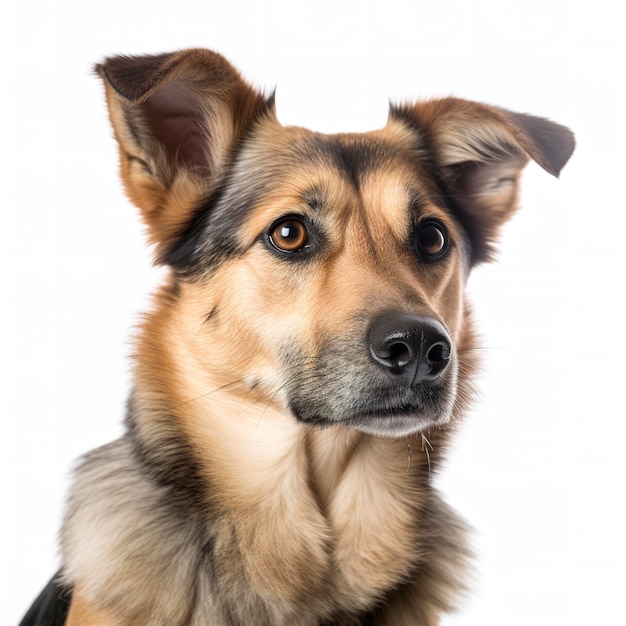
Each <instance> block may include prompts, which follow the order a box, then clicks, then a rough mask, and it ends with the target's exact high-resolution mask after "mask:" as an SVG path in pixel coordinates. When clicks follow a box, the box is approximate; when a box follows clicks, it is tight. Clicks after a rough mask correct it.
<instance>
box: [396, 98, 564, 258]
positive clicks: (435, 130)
mask: <svg viewBox="0 0 626 626" xmlns="http://www.w3.org/2000/svg"><path fill="white" fill-rule="evenodd" d="M391 116H392V117H394V118H396V119H398V118H399V119H402V120H404V121H405V122H408V123H409V124H410V125H411V126H412V127H413V128H415V129H416V130H417V132H418V134H419V138H420V142H421V145H422V147H423V148H424V150H426V151H427V152H428V153H429V155H430V156H431V158H432V159H433V160H434V163H435V167H436V169H437V172H436V174H435V176H436V178H437V179H438V182H439V184H440V188H441V190H442V192H443V193H444V194H445V196H446V197H447V200H448V201H449V202H450V203H451V205H453V207H454V208H455V210H456V211H457V214H458V216H459V219H460V220H461V221H462V222H463V225H464V226H465V228H466V229H467V231H468V232H469V234H470V238H471V240H472V248H473V261H474V262H475V263H477V262H480V261H484V260H487V259H488V258H489V257H490V255H491V252H492V245H493V240H494V238H495V236H496V234H497V232H498V229H499V227H500V226H501V225H502V223H503V222H505V221H506V220H507V219H508V218H509V217H510V216H511V215H512V213H513V211H514V209H515V207H516V202H517V193H518V179H519V174H520V172H521V170H522V169H523V167H524V166H525V165H526V163H527V161H528V158H529V157H530V158H532V159H533V160H535V161H536V162H537V163H538V164H539V165H540V166H541V167H542V168H543V169H545V170H546V171H547V172H549V173H550V174H553V175H554V176H558V175H559V173H560V171H561V168H562V167H563V166H564V165H565V163H567V161H568V159H569V157H570V156H571V154H572V152H573V151H574V146H575V140H574V135H573V134H572V132H571V131H570V130H569V129H567V128H565V127H564V126H560V125H559V124H555V123H554V122H551V121H548V120H546V119H542V118H539V117H534V116H531V115H525V114H522V113H512V112H510V111H505V110H504V109H499V108H496V107H490V106H487V105H483V104H478V103H475V102H468V101H466V100H460V99H457V98H446V99H443V100H433V101H428V102H422V103H418V104H416V105H410V106H409V105H407V106H402V107H393V108H392V111H391Z"/></svg>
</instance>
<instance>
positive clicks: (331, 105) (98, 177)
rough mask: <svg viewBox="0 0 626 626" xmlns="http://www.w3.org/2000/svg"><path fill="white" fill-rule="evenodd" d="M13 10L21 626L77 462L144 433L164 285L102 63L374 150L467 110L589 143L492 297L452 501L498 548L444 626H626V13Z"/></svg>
mask: <svg viewBox="0 0 626 626" xmlns="http://www.w3.org/2000/svg"><path fill="white" fill-rule="evenodd" d="M225 5H228V8H225ZM2 6H3V8H2V9H1V15H0V23H1V26H0V28H1V32H0V40H1V44H0V45H2V54H1V55H0V56H1V59H0V61H1V63H2V66H1V68H0V69H1V71H2V74H1V76H0V94H1V98H0V106H1V107H2V116H1V118H0V119H1V121H2V128H3V130H2V138H1V139H0V154H1V158H2V161H3V163H2V168H1V169H0V171H1V172H2V174H1V175H2V186H1V188H0V237H1V241H0V255H1V259H0V261H1V262H0V267H1V269H0V271H1V272H2V276H1V280H2V282H1V285H2V289H1V291H0V306H1V308H0V313H1V315H2V319H1V320H0V322H1V323H0V332H1V333H2V334H1V336H0V337H1V350H0V359H1V361H0V366H1V367H2V372H1V376H0V381H1V382H0V384H1V389H2V396H1V403H0V412H1V419H2V431H1V436H0V441H1V446H2V448H1V450H0V458H1V463H2V472H1V475H2V499H1V502H2V513H1V516H0V524H2V532H1V533H0V534H1V539H2V552H1V555H0V568H1V571H2V576H3V579H2V580H1V581H0V594H1V595H2V601H1V602H0V623H1V624H3V625H4V624H6V625H8V626H10V625H11V624H16V623H17V621H18V620H19V617H20V616H21V614H22V613H23V612H24V610H25V609H26V608H27V606H28V604H29V603H30V601H31V600H32V599H33V598H34V597H35V595H36V594H37V593H38V591H39V590H40V588H41V586H42V585H43V584H44V583H45V582H46V581H47V579H48V578H49V576H50V575H51V574H52V573H53V572H54V571H55V568H56V567H57V565H58V559H57V548H56V534H57V530H58V527H59V524H60V518H61V515H62V507H63V500H64V494H65V491H66V488H67V484H68V474H69V472H70V469H71V467H72V463H73V460H74V459H75V458H76V457H78V456H79V455H80V454H82V453H84V452H85V451H87V450H89V449H90V448H93V447H95V446H97V445H100V444H102V443H104V442H107V441H109V440H110V439H112V438H114V437H116V436H117V435H118V434H119V433H120V432H121V420H122V416H123V412H124V402H125V397H126V394H127V391H128V388H129V384H130V382H129V378H128V371H129V362H128V354H129V352H130V346H131V344H132V335H133V330H132V329H133V326H134V325H135V324H136V323H137V321H138V317H139V312H140V311H141V310H142V309H144V308H145V307H146V306H147V302H148V300H147V294H148V293H149V291H150V289H151V287H152V286H153V285H154V283H155V281H156V280H157V278H158V277H157V272H155V271H154V270H151V269H150V264H149V263H150V253H149V251H148V250H147V249H146V247H145V243H144V239H143V234H142V227H141V225H140V223H139V221H138V218H137V211H136V210H135V209H134V208H133V207H132V206H131V205H130V204H129V203H128V202H127V201H126V200H125V198H124V197H123V195H122V191H121V185H120V184H119V181H118V179H117V155H116V151H115V146H114V143H113V140H112V138H111V131H110V129H109V126H108V121H107V117H106V112H105V106H104V100H103V93H102V88H101V85H100V84H99V82H98V80H97V79H96V78H95V77H94V76H93V75H92V73H91V65H92V63H94V62H96V61H99V60H101V59H102V58H103V57H104V56H105V55H108V54H113V53H131V54H139V53H148V52H161V51H169V50H174V49H177V48H182V47H188V46H206V47H211V48H214V49H217V50H218V51H221V52H222V53H224V54H225V55H227V56H228V57H229V58H230V59H231V61H233V62H234V63H235V64H236V65H237V66H238V67H239V68H241V69H242V71H243V73H244V75H245V76H246V77H247V78H248V79H250V80H251V81H252V82H253V83H254V84H255V85H258V86H260V87H265V88H267V89H268V90H269V89H272V88H273V87H274V86H277V87H278V91H277V103H278V112H279V117H280V118H281V119H282V121H283V122H284V123H294V124H298V125H303V126H309V127H312V128H315V129H317V130H322V131H329V132H333V131H338V130H357V131H358V130H367V129H372V128H378V127H381V126H383V125H384V123H385V119H386V114H387V102H388V98H391V99H393V100H404V99H405V98H418V97H430V96H437V95H449V94H453V95H458V96H462V97H466V98H470V99H476V100H482V101H486V102H490V103H493V104H498V105H501V106H504V107H507V108H510V109H513V110H517V111H522V112H531V113H535V114H539V115H542V116H546V117H550V118H553V119H555V120H557V121H559V122H561V123H564V124H567V125H569V126H570V127H571V128H573V129H574V130H575V132H576V134H577V138H578V149H577V152H576V154H575V155H574V158H573V159H572V161H571V162H570V164H569V165H568V166H567V167H566V168H565V170H564V172H563V174H562V177H561V180H560V181H557V180H556V179H553V178H551V177H550V176H549V175H548V174H546V173H545V172H543V171H541V170H540V168H539V167H537V166H535V165H531V166H529V168H528V169H527V171H526V175H525V177H524V187H523V193H522V197H521V205H522V208H521V210H520V212H519V213H518V215H517V216H516V218H515V219H514V220H513V221H512V222H511V223H510V224H509V225H508V227H507V228H506V230H505V232H504V236H503V238H502V242H501V243H502V245H501V247H500V250H501V254H500V256H499V261H498V263H497V264H494V265H490V266H483V267H480V268H479V269H478V270H477V271H476V273H475V275H474V276H473V277H472V279H471V282H470V285H469V291H470V293H471V295H472V298H473V300H474V302H475V304H476V313H477V318H478V320H479V324H480V328H481V331H482V334H483V340H482V346H483V347H484V348H485V350H484V357H485V367H484V375H483V376H482V378H481V379H480V381H479V382H478V386H479V388H480V392H481V393H480V398H479V400H478V402H477V403H476V405H475V408H474V410H473V411H472V412H471V415H470V416H468V418H467V419H466V420H465V424H464V427H463V433H462V436H461V437H460V438H459V439H458V440H457V442H456V445H455V447H454V450H453V451H452V454H451V455H450V460H449V462H448V464H447V466H446V469H445V471H444V472H443V474H442V476H441V477H440V478H439V483H440V485H441V487H442V488H443V489H444V490H445V491H446V493H447V498H448V500H449V501H450V502H451V503H452V504H453V505H454V506H455V507H456V508H458V509H459V510H460V511H462V512H463V513H464V515H465V516H466V518H467V519H468V520H469V521H470V523H471V524H472V525H473V526H474V527H475V528H476V529H477V532H476V535H475V539H474V545H475V548H476V552H477V556H478V558H477V576H476V581H475V585H474V592H473V594H472V595H471V596H470V598H469V599H468V600H467V601H466V603H465V605H464V607H463V610H462V612H461V613H460V614H458V615H456V616H453V617H449V618H446V620H445V621H444V624H446V625H452V624H463V625H466V626H470V625H480V626H488V625H498V626H502V625H505V626H509V625H528V624H533V625H535V626H537V625H540V626H543V625H546V626H547V625H550V626H552V625H561V624H562V625H567V626H571V625H577V624H602V625H613V624H616V625H617V624H622V625H623V624H626V611H625V609H624V608H623V598H622V595H623V590H624V586H625V584H626V538H625V530H626V506H625V502H624V500H625V495H624V494H625V492H626V489H625V488H624V482H625V478H626V461H625V458H626V456H625V455H624V453H623V451H622V450H623V448H624V443H625V436H626V427H625V425H624V423H625V420H626V410H625V409H624V386H625V385H626V381H625V380H624V375H625V373H626V371H625V369H626V368H625V367H624V356H623V352H624V350H625V349H626V341H625V333H624V324H625V323H626V311H625V308H626V307H625V305H624V302H625V300H624V298H623V292H624V285H625V281H624V270H625V269H626V253H625V250H626V241H625V237H626V233H625V228H624V227H625V226H626V219H625V217H624V214H625V212H626V207H625V203H624V195H625V194H624V178H625V176H626V172H625V167H624V166H625V165H626V163H625V162H624V161H625V160H624V148H623V146H624V145H625V143H626V133H625V119H626V118H625V112H626V108H625V105H626V102H625V97H624V94H625V92H624V74H625V73H626V72H625V69H624V63H623V61H620V60H619V58H621V54H620V52H621V53H622V54H623V52H624V46H623V45H622V44H621V40H622V39H623V32H624V26H625V23H624V10H623V9H622V8H621V7H623V6H624V3H622V2H618V1H617V0H598V1H595V2H579V1H576V0H570V1H567V2H566V1H562V2H550V1H549V0H544V1H542V2H536V1H535V0H530V1H528V0H527V1H525V2H516V3H508V2H505V1H504V0H471V1H458V2H437V1H436V0H431V1H430V2H420V1H411V2H409V1H405V2H401V1H399V0H386V1H385V2H374V1H369V2H368V1H360V2H356V1H355V2H347V3H342V2H340V1H339V0H335V1H334V2H322V1H320V0H318V1H316V2H313V1H311V0H308V1H307V2H299V1H291V2H280V1H278V0H261V1H259V2H240V3H236V2H230V3H229V2H227V0H222V1H221V2H219V3H217V2H211V1H206V0H205V1H204V2H202V1H200V0H196V1H195V2H189V1H187V0H172V1H171V2H168V3H165V2H163V1H162V0H152V1H151V2H148V1H138V2H132V1H130V0H126V1H125V2H121V1H119V0H108V1H107V2H101V3H98V2H87V1H79V0H75V1H72V0H55V1H54V2H50V1H47V0H46V1H43V0H33V1H31V2H24V1H22V0H17V1H15V0H13V1H11V0H5V2H4V3H3V5H2Z"/></svg>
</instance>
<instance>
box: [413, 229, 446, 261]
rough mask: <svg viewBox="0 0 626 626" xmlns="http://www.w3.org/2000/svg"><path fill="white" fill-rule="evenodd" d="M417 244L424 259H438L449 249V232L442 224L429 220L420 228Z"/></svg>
mask: <svg viewBox="0 0 626 626" xmlns="http://www.w3.org/2000/svg"><path fill="white" fill-rule="evenodd" d="M415 244H416V246H417V250H418V252H419V253H420V254H421V255H422V256H423V257H427V258H428V259H430V260H435V259H438V258H439V257H442V256H443V255H444V254H445V252H446V250H447V249H448V232H447V231H446V228H445V226H444V225H443V224H442V223H441V222H438V221H436V220H427V221H425V222H423V223H422V224H420V226H419V227H418V229H417V234H416V239H415Z"/></svg>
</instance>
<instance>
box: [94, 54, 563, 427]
mask: <svg viewBox="0 0 626 626" xmlns="http://www.w3.org/2000/svg"><path fill="white" fill-rule="evenodd" d="M99 71H100V73H101V74H102V75H103V77H105V79H106V84H107V87H108V96H109V106H110V111H111V117H112V120H113V124H114V127H115V130H116V134H117V138H118V140H119V143H120V147H121V156H122V173H123V178H124V181H125V183H126V187H127V190H128V192H129V195H130V196H131V198H132V199H133V200H134V201H135V202H136V203H137V204H138V205H139V206H140V208H141V209H142V211H143V213H144V217H145V219H146V222H147V224H148V227H149V229H150V234H151V237H152V239H153V241H154V242H155V243H156V244H157V246H158V254H159V259H160V260H161V261H162V262H164V263H166V264H168V265H170V266H171V267H172V268H173V270H174V276H175V279H174V286H173V288H172V290H171V294H172V295H171V296H170V299H169V300H168V302H169V306H171V307H173V308H175V309H177V310H178V311H179V314H178V315H177V317H176V319H177V320H178V324H179V326H178V327H177V328H169V329H168V331H169V332H172V333H177V334H179V335H180V336H181V337H184V343H185V345H186V354H187V357H186V359H185V363H186V364H187V365H185V367H187V368H193V370H194V371H193V377H194V378H195V379H196V380H198V379H200V380H202V379H203V380H204V382H203V383H202V384H203V385H205V387H206V389H207V393H209V392H210V390H211V389H213V388H224V387H231V388H232V393H233V394H234V395H239V397H240V399H242V400H243V401H244V402H245V401H255V402H264V403H266V404H267V405H268V406H269V405H272V406H278V407H280V409H281V410H282V411H283V412H284V413H285V414H287V413H290V414H291V415H292V416H293V417H294V418H295V419H296V420H299V421H301V422H303V423H305V424H309V425H312V426H327V425H342V426H346V427H351V428H356V429H357V430H360V431H363V432H366V433H370V434H375V435H380V436H385V437H402V436H405V435H408V434H411V433H415V432H418V431H422V430H425V429H428V428H429V427H433V426H438V425H441V424H444V423H446V422H447V421H448V420H450V418H451V416H452V415H453V412H454V409H455V404H456V402H457V398H458V397H459V382H461V383H463V380H462V377H461V380H460V381H459V372H460V371H461V372H463V371H464V370H465V369H467V368H468V367H469V360H468V358H469V357H468V356H467V355H466V354H464V350H463V349H464V348H466V347H467V344H468V343H469V341H470V340H471V330H470V328H469V325H468V321H467V315H466V314H465V311H464V300H463V290H464V284H465V281H466V278H467V275H468V273H469V271H470V269H471V267H472V266H473V265H474V264H475V263H477V262H479V261H482V260H485V259H486V258H487V257H488V256H489V251H490V244H491V240H492V239H493V237H494V236H495V234H496V231H497V229H498V227H499V226H500V224H501V223H502V222H504V221H505V220H506V219H507V218H508V217H509V215H510V214H511V212H512V210H513V208H514V205H515V199H516V192H517V177H518V174H519V171H520V170H521V168H522V167H523V166H524V164H525V163H526V161H527V158H528V156H531V157H532V158H534V159H535V160H537V161H538V162H539V163H540V164H541V165H542V166H543V167H544V168H545V169H548V170H549V171H551V172H552V173H557V172H558V170H559V169H560V167H561V166H562V165H563V164H564V163H565V161H566V160H567V158H568V157H569V154H570V153H571V150H572V149H573V140H572V138H571V135H570V134H569V131H566V130H565V129H563V128H562V127H559V126H556V125H554V124H552V123H550V122H546V121H545V120H540V119H538V118H531V117H529V116H522V115H518V114H510V113H505V112H503V111H501V110H499V109H493V108H489V107H485V106H482V105H477V104H474V103H467V102H464V101H459V100H443V101H435V102H429V103H424V104H421V105H414V106H405V107H402V108H397V109H394V110H392V113H391V115H390V119H389V122H388V124H387V126H386V127H385V128H384V129H382V130H380V131H374V132H371V133H367V134H359V135H348V134H346V135H334V136H327V135H321V134H318V133H313V132H310V131H306V130H303V129H299V128H292V127H287V128H286V127H283V126H281V125H280V124H279V123H278V121H277V119H276V117H275V115H274V112H273V105H272V102H271V100H266V99H264V98H263V97H262V96H261V95H259V94H257V93H256V92H254V90H252V89H251V88H250V87H249V86H248V85H247V84H246V83H245V82H244V81H243V80H242V79H241V78H240V77H239V75H238V74H237V73H236V72H235V70H233V69H232V67H230V65H228V64H227V63H226V62H225V61H224V60H223V59H222V58H221V57H219V56H217V55H214V54H213V53H209V52H207V51H198V50H195V51H186V52H183V53H177V54H174V55H162V56H159V57H141V58H136V59H126V58H116V59H111V60H109V61H107V63H106V64H104V65H103V66H100V67H99ZM544 136H545V137H547V138H549V139H550V141H547V140H546V141H545V142H543V141H542V137H544ZM189 355H191V357H190V356H189ZM246 398H247V399H248V400H246ZM250 398H254V400H250Z"/></svg>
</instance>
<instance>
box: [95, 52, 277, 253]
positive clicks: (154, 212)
mask: <svg viewBox="0 0 626 626" xmlns="http://www.w3.org/2000/svg"><path fill="white" fill-rule="evenodd" d="M96 71H97V72H98V74H100V76H101V77H102V78H103V80H104V84H105V86H106V93H107V101H108V106H109V114H110V117H111V122H112V124H113V128H114V130H115V136H116V138H117V140H118V143H119V148H120V165H121V173H122V179H123V181H124V185H125V187H126V191H127V193H128V196H129V197H130V199H131V200H132V201H133V202H134V203H135V204H136V205H137V206H138V207H139V208H140V209H141V212H142V215H143V218H144V220H145V222H146V224H147V225H148V231H149V236H150V239H151V241H153V242H154V243H156V244H157V247H158V252H159V253H161V252H163V251H164V250H165V249H166V248H167V247H168V245H169V244H170V243H172V241H173V240H174V239H175V237H176V235H177V234H178V232H179V231H180V229H181V227H182V225H183V224H185V223H186V221H187V220H188V218H189V217H190V215H191V214H192V213H193V211H194V210H195V209H196V208H197V207H198V205H199V203H200V202H201V201H202V199H203V198H206V197H207V196H208V195H209V194H210V193H211V192H212V191H213V190H215V188H216V187H217V186H218V185H219V182H220V180H221V179H222V177H223V175H224V171H225V169H226V167H227V164H228V162H229V159H230V157H231V155H232V153H233V151H234V150H235V149H236V146H237V144H238V142H239V141H240V140H241V138H242V136H243V134H244V133H245V131H246V129H247V128H248V127H249V126H250V125H251V124H252V122H253V121H254V120H255V119H257V118H258V117H259V116H261V115H263V114H266V113H273V103H272V100H271V99H269V100H266V99H265V98H264V97H263V96H262V95H261V94H259V93H257V92H256V91H255V90H254V89H253V88H252V87H250V86H249V85H248V84H247V83H246V82H245V81H244V80H243V79H242V78H241V76H240V75H239V73H238V72H237V71H236V70H235V69H234V68H233V67H232V66H231V65H230V63H228V61H226V59H224V58H223V57H222V56H220V55H219V54H217V53H215V52H211V51H209V50H202V49H191V50H183V51H181V52H175V53H172V54H160V55H155V56H139V57H128V56H117V57H112V58H109V59H106V60H105V61H104V63H102V64H100V65H97V66H96Z"/></svg>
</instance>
